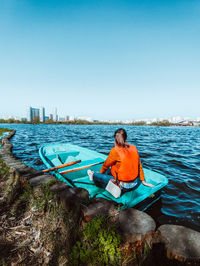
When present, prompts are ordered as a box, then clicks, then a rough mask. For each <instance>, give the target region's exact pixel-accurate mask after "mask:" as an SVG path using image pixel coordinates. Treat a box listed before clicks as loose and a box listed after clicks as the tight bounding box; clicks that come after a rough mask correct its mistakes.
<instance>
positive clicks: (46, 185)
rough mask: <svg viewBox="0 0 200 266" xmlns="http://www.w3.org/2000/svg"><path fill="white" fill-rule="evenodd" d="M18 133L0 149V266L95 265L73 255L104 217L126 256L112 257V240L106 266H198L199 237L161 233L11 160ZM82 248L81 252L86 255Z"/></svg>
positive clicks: (136, 214) (179, 230) (172, 229)
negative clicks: (119, 238) (88, 230)
mask: <svg viewBox="0 0 200 266" xmlns="http://www.w3.org/2000/svg"><path fill="white" fill-rule="evenodd" d="M14 134H15V131H12V132H11V133H10V134H9V135H7V136H5V137H4V138H3V139H2V147H1V148H0V184H1V185H0V210H1V216H0V225H1V228H2V229H1V236H0V263H1V264H6V265H11V264H12V265H19V264H20V265H27V264H30V263H31V264H33V265H40V264H42V265H80V264H81V263H82V264H81V265H89V264H90V265H93V264H91V263H90V261H89V260H90V259H91V258H90V254H88V257H83V258H81V257H80V254H75V253H74V254H75V255H74V256H72V255H71V254H72V253H73V251H74V250H75V249H77V244H76V243H77V239H81V238H80V232H84V230H85V229H87V225H88V224H89V223H91V221H96V224H97V223H100V224H101V223H102V224H101V226H102V227H103V223H104V222H105V221H104V220H101V221H100V222H99V221H98V220H95V219H100V217H103V218H102V219H109V223H111V224H113V225H115V227H116V232H117V233H118V234H119V235H120V237H121V242H120V245H119V243H118V242H117V240H116V243H118V244H117V245H118V246H119V248H118V247H114V248H115V250H114V251H113V252H114V253H113V254H114V255H116V254H118V253H119V252H120V254H122V256H121V257H119V258H117V256H118V255H116V256H115V258H114V257H113V255H112V256H111V255H110V254H111V249H114V248H113V246H112V245H113V243H114V241H110V242H111V243H109V244H108V243H107V242H105V243H104V246H106V247H107V246H108V250H109V251H108V253H107V254H108V257H109V260H108V264H107V265H150V264H151V265H191V264H193V265H200V233H199V232H196V231H194V230H192V229H189V228H186V227H184V226H178V225H169V224H166V225H161V226H160V227H158V228H157V227H156V223H155V221H154V220H153V219H152V217H150V216H149V215H148V214H146V213H144V212H141V211H138V210H136V209H134V208H131V209H126V210H124V211H122V210H120V208H119V207H118V206H117V205H115V204H114V203H112V202H111V201H108V200H106V199H100V198H99V199H89V195H88V192H87V191H86V190H84V189H80V188H70V187H69V186H68V185H67V184H66V183H63V182H60V181H57V180H55V179H54V177H53V176H52V175H49V174H45V175H44V174H42V173H41V172H40V171H36V170H35V169H33V168H31V167H28V166H26V165H25V164H23V163H22V162H20V161H19V160H17V159H16V158H14V156H13V155H12V144H11V143H10V141H9V139H10V138H11V137H12V136H13V135H14ZM102 221H103V222H102ZM94 226H95V224H94ZM98 230H100V229H98ZM113 230H114V229H113ZM94 232H95V233H96V231H94ZM113 232H114V231H113ZM104 234H105V231H104ZM85 236H86V234H85ZM112 236H113V239H115V235H114V233H112ZM116 236H117V235H116ZM88 239H89V238H88ZM116 239H118V238H116ZM84 240H85V239H84ZM105 241H106V237H105ZM79 242H80V241H79ZM88 243H89V242H88ZM80 245H81V244H80ZM80 245H79V249H78V251H82V250H84V247H83V246H81V248H82V249H81V248H80ZM88 245H89V244H88ZM98 245H99V244H98V243H97V246H98ZM73 247H75V248H73ZM98 247H99V246H98ZM87 248H88V246H87ZM84 251H85V250H84ZM118 251H119V252H118ZM101 252H104V251H99V254H101ZM80 253H81V252H80ZM94 254H95V253H94ZM102 254H104V253H102ZM99 256H100V255H99ZM103 259H105V258H103ZM84 260H85V261H84ZM104 263H105V262H104ZM97 265H102V264H101V263H99V264H98V263H97Z"/></svg>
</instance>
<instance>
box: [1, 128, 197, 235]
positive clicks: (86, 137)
mask: <svg viewBox="0 0 200 266" xmlns="http://www.w3.org/2000/svg"><path fill="white" fill-rule="evenodd" d="M1 127H9V128H13V129H16V134H15V136H14V137H13V138H12V143H13V153H14V155H15V156H16V157H17V158H20V159H21V160H22V161H23V162H24V163H25V164H27V165H29V166H31V167H34V168H35V169H38V170H41V169H44V165H43V163H42V162H41V160H40V158H39V154H38V150H39V148H40V146H42V145H44V144H47V143H54V142H63V143H64V142H70V143H72V144H76V145H80V146H82V147H86V148H90V149H92V150H96V151H98V152H101V153H103V154H108V153H109V151H110V149H111V148H112V147H113V144H114V142H113V134H114V131H115V130H116V129H117V128H118V126H109V125H108V126H107V125H105V126H104V125H68V126H67V125H66V126H65V125H14V124H12V125H8V124H6V125H1ZM125 129H126V130H127V133H128V142H129V143H130V144H134V145H136V146H137V148H138V151H139V153H140V157H141V161H142V164H143V166H144V167H146V168H148V169H151V170H153V171H156V172H159V173H161V174H164V175H165V176H166V177H167V178H168V180H169V184H168V185H167V186H166V187H165V188H164V189H163V190H162V200H161V201H160V202H159V204H160V205H161V206H159V207H158V206H157V207H152V209H150V212H151V213H150V214H151V215H152V216H153V217H154V218H155V219H156V220H157V222H158V221H159V222H160V223H166V222H167V223H177V224H186V225H188V226H190V227H191V228H195V229H196V230H199V231H200V207H199V206H200V128H194V127H184V128H181V127H180V128H177V127H174V128H172V127H165V128H164V127H135V126H125Z"/></svg>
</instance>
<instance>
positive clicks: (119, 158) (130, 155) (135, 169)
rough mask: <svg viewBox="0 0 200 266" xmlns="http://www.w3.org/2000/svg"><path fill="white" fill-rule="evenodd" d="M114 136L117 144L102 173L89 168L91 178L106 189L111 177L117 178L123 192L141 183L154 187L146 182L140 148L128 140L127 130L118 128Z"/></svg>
mask: <svg viewBox="0 0 200 266" xmlns="http://www.w3.org/2000/svg"><path fill="white" fill-rule="evenodd" d="M114 138H115V146H114V147H113V148H112V149H111V151H110V153H109V155H108V158H107V159H106V161H105V162H104V164H103V166H102V168H101V170H100V173H98V172H93V171H91V170H88V175H89V178H90V180H91V181H94V182H95V184H96V186H98V187H101V188H104V189H105V188H106V186H107V184H108V182H109V181H110V180H111V179H113V180H116V182H117V183H118V184H119V186H120V188H121V191H122V193H125V192H128V191H131V190H134V189H136V188H137V187H138V186H139V185H140V184H141V183H142V184H143V185H145V186H148V187H154V185H152V184H150V183H146V182H145V177H144V172H143V169H142V164H141V161H140V157H139V153H138V150H137V148H136V146H134V145H130V144H128V143H127V142H126V140H127V133H126V131H125V130H124V129H123V128H120V129H118V130H116V131H115V134H114Z"/></svg>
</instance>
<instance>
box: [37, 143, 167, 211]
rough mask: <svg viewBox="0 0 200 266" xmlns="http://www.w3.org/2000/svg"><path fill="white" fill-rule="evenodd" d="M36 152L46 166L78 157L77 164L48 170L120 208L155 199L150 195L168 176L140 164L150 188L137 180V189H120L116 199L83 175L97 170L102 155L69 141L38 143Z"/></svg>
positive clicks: (165, 183)
mask: <svg viewBox="0 0 200 266" xmlns="http://www.w3.org/2000/svg"><path fill="white" fill-rule="evenodd" d="M39 155H40V158H41V160H42V161H43V163H44V164H45V166H46V167H47V168H51V167H55V166H59V165H61V164H65V163H68V162H72V161H77V160H81V162H80V163H78V164H75V165H72V166H69V167H66V168H61V169H58V170H57V171H53V172H52V174H54V175H55V176H56V178H57V179H58V180H60V181H63V182H66V183H67V184H68V185H69V186H71V187H73V186H76V187H80V188H84V189H86V190H88V192H89V195H90V197H96V198H105V199H108V200H112V201H114V202H115V203H116V204H119V205H122V209H125V208H130V207H134V206H138V205H140V203H142V202H145V201H147V202H148V205H150V203H149V202H151V201H152V202H154V201H155V199H154V197H153V196H152V195H155V194H158V193H157V192H160V191H161V190H162V188H163V187H164V186H166V185H167V183H168V179H167V178H166V177H165V176H163V175H161V174H160V173H157V172H154V171H151V170H149V169H146V168H144V169H143V170H144V175H145V179H146V182H149V183H152V184H153V185H154V187H153V188H151V187H147V186H144V185H143V184H140V186H139V187H138V188H137V189H135V190H133V191H130V192H127V193H124V194H123V195H122V196H121V197H120V198H118V199H116V198H114V197H113V196H112V195H111V194H110V193H109V192H107V191H106V190H104V189H102V188H99V187H97V186H95V184H94V182H92V181H90V180H89V177H88V175H87V170H88V169H91V170H92V171H100V169H101V166H102V164H98V163H101V162H102V163H103V161H105V160H106V158H107V156H106V155H104V154H101V153H98V152H96V151H92V150H90V149H86V148H82V147H80V146H76V145H72V144H69V143H55V144H49V145H45V146H42V147H41V148H40V150H39ZM91 164H97V165H94V166H92V167H90V168H85V169H81V170H79V171H75V172H71V173H67V174H64V175H62V174H60V172H62V171H65V170H73V169H75V168H79V167H84V166H87V165H91Z"/></svg>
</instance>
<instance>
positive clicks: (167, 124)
mask: <svg viewBox="0 0 200 266" xmlns="http://www.w3.org/2000/svg"><path fill="white" fill-rule="evenodd" d="M0 124H34V125H37V124H44V125H45V124H46V125H49V124H50V125H132V126H160V127H170V126H183V124H174V123H171V122H169V120H163V121H158V122H152V123H151V124H147V123H146V122H145V121H138V122H132V123H128V124H127V123H122V122H121V123H120V122H118V123H110V122H100V121H94V122H89V121H87V120H74V121H56V122H55V121H53V120H51V119H50V120H47V121H45V122H40V121H39V120H38V119H37V120H34V121H32V122H27V121H25V120H22V121H21V120H15V119H13V118H9V119H0ZM185 126H193V123H192V122H191V123H188V124H185ZM199 126H200V124H199Z"/></svg>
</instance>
